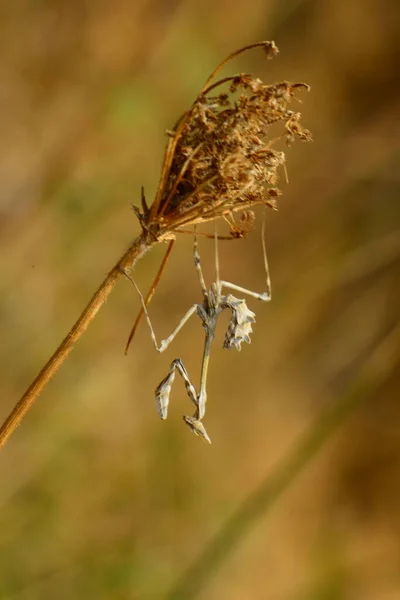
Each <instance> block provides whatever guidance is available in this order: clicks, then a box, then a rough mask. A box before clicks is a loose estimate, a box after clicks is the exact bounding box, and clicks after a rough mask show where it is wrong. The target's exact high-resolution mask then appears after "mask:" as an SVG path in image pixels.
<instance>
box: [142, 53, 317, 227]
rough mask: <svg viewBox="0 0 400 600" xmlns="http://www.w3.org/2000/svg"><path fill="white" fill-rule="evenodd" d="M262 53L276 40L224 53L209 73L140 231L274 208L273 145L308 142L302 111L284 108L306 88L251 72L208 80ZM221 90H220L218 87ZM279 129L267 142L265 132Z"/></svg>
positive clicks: (173, 141)
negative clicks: (253, 51) (240, 58)
mask: <svg viewBox="0 0 400 600" xmlns="http://www.w3.org/2000/svg"><path fill="white" fill-rule="evenodd" d="M257 46H259V47H261V48H263V49H264V50H265V52H266V53H267V56H268V58H272V57H273V56H275V55H276V54H277V53H278V49H277V47H276V45H275V43H274V42H259V43H257V44H252V45H251V46H247V47H245V48H242V49H240V50H238V51H236V52H234V53H233V54H232V55H230V56H229V57H228V58H227V59H226V60H225V61H223V63H221V64H220V65H219V66H218V67H217V69H215V71H214V72H213V73H212V74H211V75H210V77H209V78H208V80H207V81H206V83H205V85H204V86H203V88H202V89H201V91H200V93H199V95H198V96H197V98H196V100H195V101H194V103H193V104H192V106H191V108H190V109H189V110H188V111H187V112H185V113H184V114H183V115H182V116H181V117H180V119H179V120H178V122H177V123H176V125H175V127H174V128H173V130H172V131H168V132H167V133H168V137H169V139H168V144H167V149H166V153H165V156H164V164H163V168H162V174H161V179H160V185H159V188H158V191H157V195H156V198H155V200H154V202H153V205H152V206H151V207H150V209H148V208H147V206H146V203H145V202H144V201H143V202H142V206H143V213H140V211H138V210H137V211H136V212H137V214H138V215H139V218H140V220H141V223H142V226H143V227H144V228H146V229H148V230H151V231H153V232H154V233H155V234H156V235H157V234H158V233H165V232H171V234H173V233H174V232H175V231H179V229H180V228H181V227H183V226H185V225H193V224H196V223H201V222H205V221H210V220H214V219H216V218H220V217H225V218H227V217H228V216H232V214H233V213H235V212H238V211H244V210H248V209H249V208H252V207H254V206H257V205H260V204H264V205H267V206H269V207H270V208H272V209H275V208H276V202H277V198H278V197H279V196H280V194H281V191H280V189H279V188H278V187H277V186H278V181H279V172H280V170H281V167H283V165H284V164H285V158H286V157H285V152H283V151H282V150H277V149H276V148H275V147H274V145H275V143H276V142H277V141H278V140H279V139H281V138H283V139H284V140H285V141H286V144H287V145H290V144H291V143H292V142H293V141H294V140H295V138H296V137H298V138H300V139H301V140H304V141H309V140H310V139H311V134H310V132H309V131H308V130H307V129H303V127H302V126H301V123H300V117H301V115H300V113H299V112H295V111H293V110H290V109H289V108H288V105H289V104H290V102H291V101H292V100H293V99H294V98H295V95H296V93H297V91H298V90H300V89H302V88H303V89H305V90H309V86H308V85H306V84H305V83H290V82H288V81H282V82H279V83H274V84H265V83H263V82H262V81H261V79H258V78H256V77H254V76H253V75H250V74H240V75H234V76H229V77H224V78H223V79H219V80H217V81H214V79H215V77H216V75H217V73H218V72H219V71H220V69H221V68H222V67H223V66H224V65H225V63H226V62H228V61H229V60H230V59H231V58H233V57H234V56H236V55H238V54H240V53H241V52H244V51H246V50H249V49H250V48H254V47H257ZM221 86H224V87H225V89H224V90H223V91H220V89H219V88H221ZM276 124H280V125H282V131H281V133H279V134H278V136H276V135H275V137H274V138H272V137H271V127H272V126H275V125H276Z"/></svg>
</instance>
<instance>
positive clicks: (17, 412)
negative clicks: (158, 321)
mask: <svg viewBox="0 0 400 600" xmlns="http://www.w3.org/2000/svg"><path fill="white" fill-rule="evenodd" d="M158 241H161V239H158V240H157V239H155V238H152V237H151V236H149V235H148V234H147V233H142V234H141V235H140V236H139V237H138V238H137V239H136V240H135V241H134V242H133V243H132V244H131V246H130V247H129V248H128V250H127V251H126V252H125V254H124V255H123V256H122V257H121V258H120V260H119V261H118V262H117V264H116V265H115V266H114V267H113V268H112V269H111V271H110V272H109V274H108V275H107V277H106V278H105V279H104V281H103V282H102V284H101V285H100V287H99V288H98V290H97V291H96V292H95V294H94V295H93V297H92V299H91V300H90V302H89V304H88V305H87V307H86V308H85V310H84V311H83V312H82V314H81V315H80V317H79V319H78V320H77V321H76V323H75V325H74V326H73V327H72V329H71V331H70V332H69V333H68V335H67V336H66V337H65V339H64V340H63V341H62V342H61V344H60V346H59V347H58V348H57V350H56V351H55V352H54V354H53V355H52V356H51V358H50V359H49V360H48V362H47V363H46V364H45V366H44V367H43V369H42V370H41V371H40V373H39V375H38V376H37V377H36V379H35V380H34V381H33V382H32V384H31V385H30V386H29V388H28V389H27V390H26V392H25V394H24V395H23V396H22V398H21V399H20V400H19V401H18V403H17V404H16V405H15V407H14V408H13V410H12V411H11V413H10V414H9V416H8V417H7V419H6V420H5V421H4V423H3V425H2V426H1V428H0V448H2V447H3V446H4V444H5V443H6V442H7V440H8V439H9V437H10V436H11V434H12V433H13V432H14V431H15V429H16V428H17V427H18V425H19V424H20V423H21V421H22V419H23V417H24V416H25V415H26V413H27V412H28V411H29V409H30V408H31V406H32V405H33V404H34V402H35V400H36V398H37V397H38V396H39V394H40V393H41V392H42V391H43V389H44V388H45V387H46V385H47V384H48V382H49V381H50V379H51V378H52V377H53V375H54V374H55V372H56V371H57V370H58V369H59V368H60V367H61V365H62V364H63V362H64V361H65V359H66V358H67V357H68V355H69V353H70V352H71V351H72V349H73V348H74V346H75V344H76V342H77V341H78V340H79V338H80V337H81V336H82V335H83V333H85V331H86V329H87V328H88V326H89V324H90V322H91V321H92V320H93V319H94V317H95V316H96V314H97V313H98V311H99V309H100V308H101V306H102V305H103V304H104V302H105V301H106V300H107V298H108V296H109V295H110V293H111V292H112V290H113V288H114V286H115V284H116V283H117V281H118V280H119V279H120V277H121V276H122V275H123V274H124V271H126V270H129V269H131V268H132V267H133V266H134V265H135V264H136V262H137V261H138V260H139V259H140V258H142V257H143V256H144V254H145V253H146V252H147V251H148V250H149V249H150V248H151V247H152V246H154V245H155V244H156V243H157V242H158Z"/></svg>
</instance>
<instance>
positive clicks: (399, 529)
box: [0, 0, 400, 600]
mask: <svg viewBox="0 0 400 600" xmlns="http://www.w3.org/2000/svg"><path fill="white" fill-rule="evenodd" d="M399 19H400V15H399V4H398V2H397V0H392V1H391V0H352V1H349V0H319V1H317V0H314V1H312V0H309V1H307V0H291V1H287V2H280V1H279V0H275V1H274V0H269V1H266V0H252V1H248V2H243V1H238V0H235V1H227V0H212V1H209V0H202V1H201V0H189V1H186V2H184V1H180V0H174V1H167V0H164V2H161V1H157V0H153V1H151V0H135V1H131V2H129V1H128V0H114V1H113V2H107V1H105V0H101V1H99V0H86V1H85V2H82V1H80V0H79V1H78V0H72V1H71V0H53V1H49V0H48V1H45V0H43V1H42V2H32V1H29V0H16V1H12V0H3V2H2V3H1V6H0V56H1V58H0V131H1V144H0V273H1V277H0V327H1V346H0V356H1V360H0V416H1V417H5V416H6V415H7V414H8V412H9V411H10V409H11V408H12V406H13V405H14V403H15V402H16V401H17V399H18V397H19V396H20V395H21V393H22V392H23V391H24V390H25V389H26V387H27V385H28V384H29V383H30V381H31V380H32V378H33V377H34V376H35V375H36V373H37V371H38V370H39V369H40V367H41V366H42V365H43V363H44V362H45V361H46V360H47V358H48V357H49V355H50V354H51V353H52V352H53V350H54V349H55V347H56V346H57V344H58V342H59V341H60V340H61V338H62V337H63V336H64V335H65V334H66V332H67V331H68V329H69V328H70V326H71V325H72V323H73V322H74V320H75V319H76V317H77V316H78V314H79V312H80V310H81V309H82V308H83V307H84V305H85V304H86V302H87V301H88V299H89V298H90V296H91V294H92V292H93V291H94V289H95V288H96V287H97V285H98V284H99V283H100V281H101V280H102V278H103V276H104V275H105V273H106V272H107V271H108V270H109V268H111V266H112V265H113V264H114V262H115V261H116V259H117V258H118V256H119V255H120V254H121V253H122V251H123V250H124V249H125V248H126V246H127V245H128V243H129V242H130V240H131V239H132V238H133V237H134V236H136V235H137V233H138V225H137V223H136V221H135V218H134V216H133V213H132V211H131V210H130V203H131V202H138V198H139V190H140V185H142V184H143V185H144V186H145V188H146V192H147V197H148V198H149V199H151V198H152V197H153V194H154V191H155V188H156V185H157V180H158V176H159V167H160V161H161V157H162V153H163V148H164V143H165V138H164V130H165V129H166V128H168V127H171V126H172V124H173V123H174V121H175V120H176V118H177V116H178V115H179V114H180V112H182V111H183V110H184V109H185V108H187V107H188V105H189V104H190V103H191V101H192V100H193V98H194V96H195V94H196V90H198V89H199V87H200V86H201V84H202V83H203V81H204V79H205V78H206V76H207V75H208V73H209V72H210V71H211V70H212V68H213V66H214V65H215V64H216V63H217V62H218V61H219V60H221V59H222V58H223V57H224V56H225V55H227V54H228V53H229V52H231V51H232V50H234V49H235V48H237V47H239V46H240V45H245V44H248V43H251V42H253V41H258V40H260V39H274V40H275V41H276V43H277V45H278V46H279V48H280V51H281V53H280V55H279V56H278V57H277V58H276V59H275V60H274V61H273V62H268V63H267V62H266V61H264V60H263V57H262V54H261V52H257V51H255V52H254V53H252V54H248V55H245V56H243V57H241V58H240V59H238V60H237V61H236V63H235V64H234V65H233V66H232V69H233V70H234V71H249V72H254V73H257V74H258V75H259V76H260V77H262V78H263V79H264V80H265V81H275V80H281V79H289V80H295V81H297V80H300V81H303V80H304V81H306V82H308V83H309V84H310V85H311V86H312V92H311V93H310V94H309V95H303V99H304V103H303V105H302V107H301V110H302V112H303V115H304V116H303V122H304V124H305V125H306V126H307V127H309V128H310V129H311V130H312V131H313V133H314V137H315V141H314V143H313V144H301V143H299V142H296V144H295V145H294V146H293V148H291V149H290V151H289V154H288V170H289V177H290V184H289V185H285V184H284V183H283V182H282V186H283V188H284V196H283V197H282V199H281V200H280V210H279V212H278V213H272V212H270V213H269V214H268V223H267V230H268V251H269V261H270V265H271V277H272V283H273V301H272V303H271V304H270V305H264V304H259V303H257V302H250V303H249V304H250V306H251V308H253V309H254V310H256V311H257V323H256V325H255V328H254V334H253V342H252V345H251V346H246V347H245V348H244V349H243V351H242V352H241V353H240V354H239V353H237V352H235V351H233V350H232V351H231V352H226V351H224V350H223V349H222V347H221V346H222V340H223V333H224V332H223V329H224V327H223V326H221V327H220V330H219V335H218V336H217V340H216V343H215V346H214V348H213V356H212V361H211V371H210V378H209V389H208V391H209V404H208V412H207V417H206V424H207V428H208V431H209V434H210V435H211V437H212V439H213V445H212V446H211V447H208V446H206V445H205V444H202V443H201V442H200V440H198V439H196V438H195V437H194V436H193V435H191V434H190V432H189V431H188V430H186V429H185V428H184V426H183V424H182V421H181V415H182V413H183V412H187V410H188V407H189V403H188V402H189V401H188V400H187V398H186V397H185V393H184V387H183V385H182V384H181V382H180V381H177V382H176V385H175V387H174V388H173V393H172V404H171V409H170V418H169V419H168V421H167V422H166V423H162V422H160V420H159V419H158V417H157V415H156V412H155V408H154V402H153V390H154V388H155V386H156V385H157V384H158V382H159V381H160V379H161V378H162V377H163V376H164V375H165V373H166V371H167V369H168V366H169V364H170V361H171V360H172V359H173V358H175V357H176V356H179V357H181V358H182V359H183V361H184V363H185V365H186V367H187V369H188V371H189V373H190V374H191V375H192V376H193V379H194V380H195V382H197V381H198V375H199V369H200V358H201V352H202V340H203V331H202V328H201V325H200V322H199V321H198V320H196V319H193V320H192V321H191V322H190V324H189V325H188V326H187V327H186V329H185V330H184V331H183V332H182V334H181V335H180V336H179V337H178V338H177V339H176V341H175V343H174V344H173V346H172V347H171V348H170V349H169V350H168V352H166V353H165V354H164V355H161V356H160V355H157V353H156V352H155V350H154V348H153V347H152V344H151V341H150V338H149V335H148V331H147V328H146V327H145V325H142V327H141V328H140V331H139V332H138V335H137V338H136V340H135V343H134V345H133V347H132V349H131V351H130V354H129V356H128V357H125V356H124V355H123V348H124V344H125V341H126V338H127V335H128V332H129V329H130V327H131V324H132V322H133V319H134V317H135V314H136V311H137V310H138V306H139V305H138V300H137V298H136V296H135V293H134V290H133V288H132V286H130V285H129V284H128V283H125V282H121V283H120V284H119V285H118V287H117V289H116V290H115V292H114V293H113V294H112V296H111V298H110V300H109V301H108V303H107V305H106V306H105V307H103V309H102V311H101V312H100V314H99V316H98V317H97V318H96V320H95V322H94V323H93V324H92V326H91V327H90V329H89V330H88V332H87V334H86V335H85V337H84V339H83V340H82V341H81V343H80V344H79V346H78V347H77V348H76V349H75V351H74V352H73V354H72V355H71V358H70V359H69V360H68V362H67V363H66V364H65V365H64V367H63V368H62V370H61V371H60V372H59V373H58V374H57V376H56V378H55V379H54V380H53V381H52V382H51V384H50V385H49V387H48V388H47V389H46V391H45V392H44V393H43V395H42V396H41V397H40V399H39V401H38V403H37V405H36V406H35V407H34V409H33V410H32V411H31V413H30V414H29V415H28V417H27V418H26V420H25V421H24V422H23V424H22V426H21V427H20V428H19V430H18V431H17V432H16V434H15V435H14V437H13V438H12V439H11V441H10V442H9V444H8V445H7V447H6V448H5V449H4V450H3V451H2V453H1V456H0V597H1V598H2V599H13V600H17V599H18V600H28V599H29V600H36V599H40V600H43V599H47V598H48V599H57V600H58V599H70V598H74V599H81V598H82V599H87V598H96V599H97V600H102V599H107V600H109V599H113V600H114V599H115V600H122V599H123V600H125V599H141V598H145V599H148V598H164V597H166V596H167V593H168V591H169V590H171V589H173V586H174V585H175V582H176V581H177V580H178V579H179V577H180V576H181V575H182V574H183V572H184V571H185V569H186V568H187V567H188V566H189V565H190V564H192V562H193V561H194V560H196V558H197V557H198V556H199V555H200V553H201V552H202V551H203V550H204V549H205V548H207V545H208V544H209V543H210V541H211V540H212V539H213V536H214V535H215V534H216V533H217V532H218V531H219V530H220V528H221V527H222V526H223V524H224V523H225V522H226V519H227V518H228V517H229V516H230V515H231V514H233V513H234V511H235V510H237V509H238V508H239V507H240V506H241V504H242V502H243V501H244V500H245V498H246V497H247V496H248V494H249V493H250V492H251V491H252V490H254V489H256V488H257V486H258V485H260V484H261V483H262V482H263V481H264V479H265V478H266V477H267V475H268V473H270V472H272V471H273V470H274V469H275V468H276V467H277V466H278V465H279V462H280V460H281V459H283V458H284V457H285V456H286V455H287V454H288V453H289V452H290V451H291V449H292V448H294V447H295V446H296V443H297V441H298V439H299V437H300V436H301V434H302V433H303V432H304V431H306V430H307V428H308V427H310V426H312V423H314V422H315V420H316V419H317V418H318V415H320V414H321V413H322V412H323V411H324V410H326V409H327V407H329V406H331V405H333V404H334V403H335V402H339V401H340V399H341V397H342V396H343V395H344V394H347V393H348V389H349V386H350V387H351V385H352V382H353V381H354V379H355V378H357V374H358V372H359V370H360V368H362V365H365V363H366V361H368V357H369V356H370V355H371V353H372V352H373V351H374V348H376V347H377V345H379V344H380V343H381V342H382V340H385V336H387V335H388V334H390V333H391V332H392V331H393V330H394V329H395V328H396V327H398V326H399V316H400V310H399V287H400V285H399V282H400V280H399V258H400V241H399V223H400V208H399V206H400V204H399V166H398V165H399V158H400V147H399V135H400V131H399V123H400V120H399V96H400V77H399V72H398V64H399V56H400V53H399V51H400V31H399V27H398V25H399V22H400V20H399ZM162 250H163V249H162V248H159V249H157V250H155V251H153V252H152V253H151V255H149V256H148V257H146V259H145V260H144V261H143V262H142V263H141V264H140V265H139V267H138V269H137V271H136V278H137V280H138V282H139V283H140V285H141V287H142V288H143V289H146V286H147V285H148V284H149V282H150V281H151V278H152V276H153V274H154V272H155V271H156V269H157V265H158V263H159V260H160V257H161V256H162ZM201 251H202V259H203V263H204V266H205V271H206V276H207V281H208V282H211V281H212V278H213V277H214V270H213V264H214V263H213V249H212V244H210V243H209V242H207V241H203V243H202V246H201ZM220 254H221V271H222V274H223V277H224V278H225V279H230V280H231V281H235V282H237V283H239V284H241V285H248V286H249V287H252V288H253V289H258V290H260V291H261V290H262V289H263V281H264V279H263V277H264V276H263V270H262V260H261V255H260V242H259V236H258V234H257V233H256V232H255V233H254V234H253V235H251V236H250V237H249V238H248V239H247V240H246V241H238V242H229V243H225V244H221V247H220ZM199 298H200V296H199V289H198V284H197V281H196V276H195V272H194V269H193V267H192V255H191V240H190V238H189V237H182V238H180V239H179V243H178V245H177V250H176V252H175V253H174V255H173V259H172V261H171V263H170V265H169V267H168V270H167V272H166V274H165V277H164V279H163V282H162V285H161V287H160V289H159V291H158V294H157V296H156V297H155V299H154V302H153V304H152V305H151V314H152V316H153V319H154V324H155V327H156V330H157V332H158V333H159V337H160V338H161V337H164V336H165V335H166V334H167V333H169V332H170V330H171V329H172V327H173V326H174V325H175V324H176V323H177V321H178V319H179V318H180V316H181V315H182V314H183V312H184V311H185V310H186V309H187V308H188V307H189V305H190V304H191V303H193V302H195V301H197V300H199ZM223 323H224V325H226V323H227V320H226V318H225V319H223ZM399 356H400V352H398V353H397V354H396V353H394V355H392V359H391V362H390V364H387V365H386V370H387V375H386V377H385V380H384V381H383V382H379V384H378V385H377V386H375V387H376V388H377V389H374V390H373V391H371V390H369V389H366V390H365V401H364V402H363V403H361V405H360V406H359V408H358V409H357V410H356V411H355V412H354V414H353V415H352V417H351V418H350V419H348V421H347V422H346V425H345V426H344V427H342V428H341V430H340V432H339V433H338V434H337V435H335V436H334V437H333V438H332V440H331V441H329V442H328V443H327V444H326V445H325V446H324V448H323V450H321V452H320V453H319V454H318V457H317V458H316V459H314V460H313V461H312V462H310V464H309V466H308V468H307V469H306V470H305V471H304V472H303V473H302V475H301V476H300V477H299V478H298V479H297V480H296V481H295V483H294V484H293V485H292V486H291V487H290V489H289V490H288V492H287V493H286V494H285V495H283V496H282V497H281V498H280V499H279V502H277V503H276V505H275V506H274V507H273V510H272V511H270V513H269V514H268V517H265V518H258V519H257V520H256V522H253V523H249V526H248V527H246V528H245V530H246V535H243V536H240V540H239V541H238V543H237V544H236V547H235V549H234V551H233V552H232V553H229V552H228V548H227V552H226V555H224V556H223V561H222V564H221V569H219V570H217V571H216V572H215V573H214V574H213V576H211V574H210V576H209V577H208V576H206V578H205V581H203V584H204V588H203V589H202V591H200V590H199V595H198V597H201V598H204V599H205V598H207V599H210V600H217V599H222V598H223V599H225V598H227V599H228V598H229V600H239V599H240V600H242V599H248V598H249V599H264V598H268V599H271V600H308V599H312V600H320V599H323V600H339V599H340V600H341V599H343V600H394V599H397V598H399V597H400V509H399V504H400V433H399V431H400V403H399V390H400V370H399V365H398V360H399ZM367 364H368V363H367ZM189 410H191V407H189ZM278 468H279V467H278ZM170 597H174V596H173V595H171V596H170ZM176 597H178V596H176ZM193 597H194V596H193Z"/></svg>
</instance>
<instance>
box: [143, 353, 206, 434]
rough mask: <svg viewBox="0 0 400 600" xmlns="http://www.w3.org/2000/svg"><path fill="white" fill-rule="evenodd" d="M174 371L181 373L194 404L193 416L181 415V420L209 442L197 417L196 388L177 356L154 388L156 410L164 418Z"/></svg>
mask: <svg viewBox="0 0 400 600" xmlns="http://www.w3.org/2000/svg"><path fill="white" fill-rule="evenodd" d="M176 371H178V373H179V374H180V375H181V377H182V379H183V381H184V383H185V387H186V391H187V394H188V396H189V398H190V400H192V402H193V403H194V404H195V406H196V413H195V416H193V417H189V416H186V415H185V416H184V417H183V420H184V421H185V423H186V424H187V425H188V426H189V428H190V429H191V430H192V431H193V433H195V434H196V435H199V436H200V437H202V438H203V439H204V440H206V441H207V442H209V443H210V444H211V440H210V438H209V436H208V434H207V431H206V429H205V427H204V425H203V423H202V422H201V420H200V419H198V418H197V413H198V401H197V394H196V390H195V388H194V386H193V385H192V382H191V381H190V378H189V375H188V372H187V371H186V369H185V367H184V366H183V363H182V361H181V360H180V359H179V358H176V359H175V360H173V361H172V363H171V366H170V369H169V372H168V375H167V376H166V377H165V378H164V379H163V380H162V381H161V383H160V385H159V386H158V387H157V389H156V392H155V399H156V407H157V412H158V414H159V415H160V417H161V419H166V418H167V416H168V406H169V397H170V394H171V388H172V384H173V382H174V380H175V373H176Z"/></svg>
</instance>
